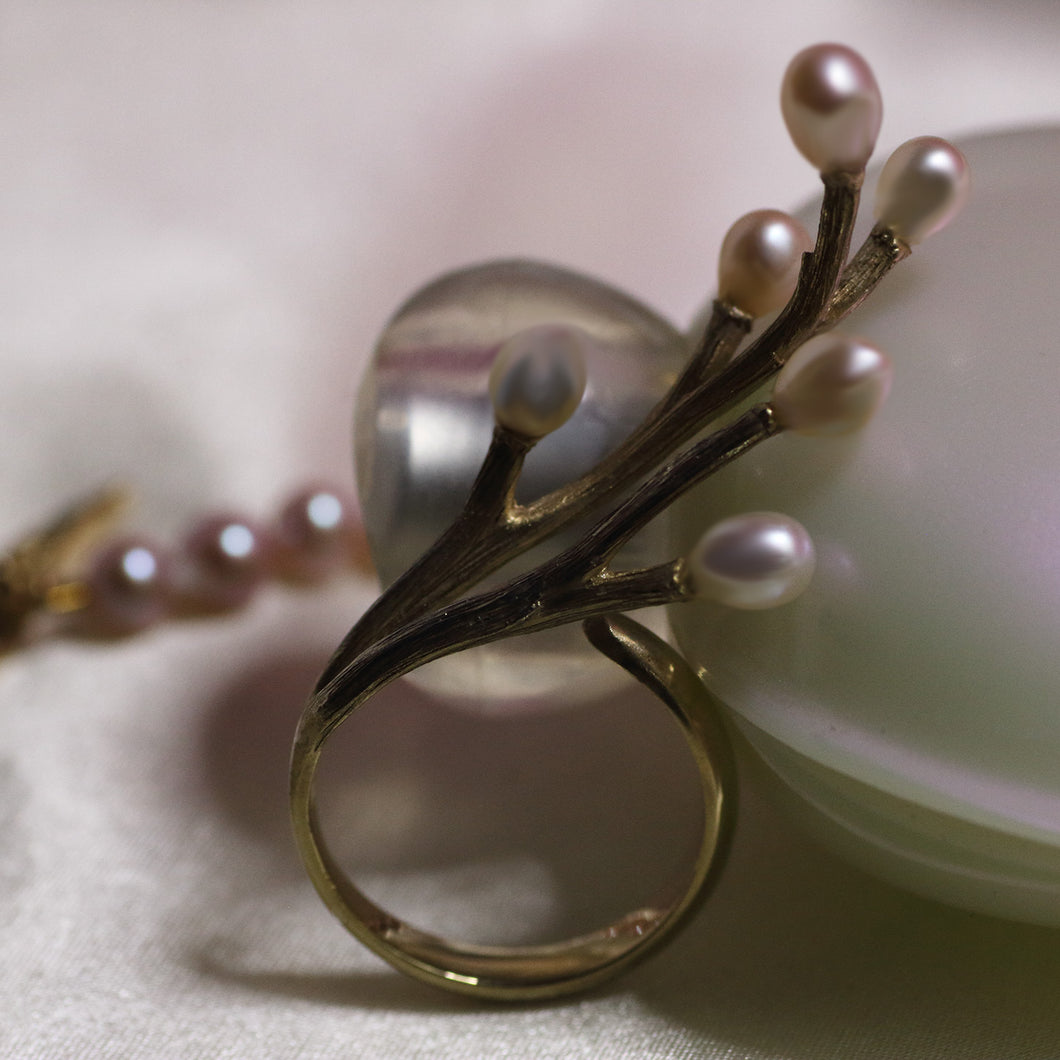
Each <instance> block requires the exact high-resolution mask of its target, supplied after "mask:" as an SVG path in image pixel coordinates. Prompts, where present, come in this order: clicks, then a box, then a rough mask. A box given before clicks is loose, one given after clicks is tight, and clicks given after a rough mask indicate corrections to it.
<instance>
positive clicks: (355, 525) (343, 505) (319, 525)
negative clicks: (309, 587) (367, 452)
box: [276, 485, 364, 582]
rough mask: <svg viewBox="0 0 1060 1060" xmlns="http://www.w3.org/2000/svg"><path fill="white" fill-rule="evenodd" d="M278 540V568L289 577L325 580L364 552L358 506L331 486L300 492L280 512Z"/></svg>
mask: <svg viewBox="0 0 1060 1060" xmlns="http://www.w3.org/2000/svg"><path fill="white" fill-rule="evenodd" d="M276 541H277V546H278V548H277V565H278V567H279V568H280V570H281V571H282V573H283V574H284V575H285V576H286V577H290V578H295V579H298V580H302V581H311V582H316V581H322V580H323V579H325V578H326V577H328V576H329V575H330V574H333V573H334V572H335V571H337V570H341V569H342V568H344V567H348V566H349V565H350V563H351V561H352V560H353V559H354V558H356V557H357V555H358V553H361V552H363V551H364V542H363V532H362V531H361V523H360V518H359V516H358V512H357V505H356V503H355V502H354V501H353V499H352V498H351V497H349V496H348V495H347V494H346V493H344V492H343V491H341V490H337V489H334V488H332V487H331V486H326V485H313V486H308V487H306V488H304V489H301V490H299V491H298V492H297V493H296V494H294V495H293V496H292V497H291V498H290V500H288V501H287V503H286V504H284V506H283V508H282V510H281V512H280V517H279V520H278V524H277V528H276Z"/></svg>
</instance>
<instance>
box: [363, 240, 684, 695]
mask: <svg viewBox="0 0 1060 1060" xmlns="http://www.w3.org/2000/svg"><path fill="white" fill-rule="evenodd" d="M539 325H560V326H573V327H576V328H578V329H580V332H581V333H582V334H583V337H584V345H585V350H584V352H585V355H586V356H585V359H586V376H587V381H586V387H585V393H584V395H583V397H582V401H581V403H580V405H579V406H578V408H577V410H576V411H575V412H574V414H573V415H572V416H571V418H570V419H569V420H568V421H567V422H566V423H564V424H563V425H562V426H561V427H559V428H558V429H557V430H555V431H554V432H553V433H551V434H549V435H547V436H546V437H545V438H543V439H542V440H541V441H540V442H539V443H538V444H537V445H536V446H535V448H534V449H533V450H532V451H531V453H530V454H529V456H528V458H527V460H526V464H525V466H524V469H523V474H522V477H521V478H520V481H519V486H518V489H517V491H516V498H517V500H520V501H530V500H534V499H536V498H538V497H540V496H542V495H544V494H545V493H548V492H550V491H551V490H553V489H556V488H558V487H560V486H563V485H565V484H566V483H568V482H570V481H571V480H572V479H574V478H576V477H578V476H579V475H580V474H582V473H583V472H585V471H588V470H589V469H590V468H591V467H592V466H593V465H595V464H596V463H597V462H598V461H599V460H600V459H601V458H602V457H603V456H605V455H606V454H607V453H609V452H610V451H611V450H612V449H614V448H615V447H616V446H617V445H618V444H619V442H621V441H622V439H623V438H625V436H626V435H627V434H629V432H630V431H631V430H632V429H633V428H634V427H635V426H636V424H637V423H638V422H639V421H640V420H641V419H642V418H643V417H644V415H645V414H646V413H647V412H648V410H649V409H650V408H651V407H652V405H654V404H655V402H656V401H657V400H658V399H659V398H660V397H661V396H662V394H663V393H664V392H665V391H666V389H667V388H668V387H669V385H670V384H671V383H672V381H673V379H674V378H675V377H676V374H677V372H678V371H679V370H680V368H681V367H682V366H683V364H684V363H685V361H687V359H688V345H687V340H686V338H685V337H684V336H683V335H682V334H681V333H680V332H679V331H677V330H676V329H675V328H674V327H672V326H671V325H670V324H669V323H667V322H666V321H665V320H664V319H662V318H661V317H660V316H658V315H657V314H656V313H654V312H653V311H652V310H650V309H648V308H647V307H646V306H644V305H642V304H641V303H639V302H637V301H635V300H634V299H632V298H630V297H628V296H627V295H625V294H623V293H621V292H619V291H617V290H615V289H614V288H612V287H609V286H608V285H606V284H603V283H600V282H598V281H596V280H593V279H589V278H588V277H585V276H581V275H579V274H577V273H573V272H570V271H567V270H565V269H560V268H556V267H554V266H550V265H542V264H537V263H533V262H526V261H501V262H493V263H490V264H487V265H480V266H474V267H471V268H468V269H463V270H460V271H458V272H454V273H450V274H448V275H446V276H443V277H442V278H440V279H438V280H436V281H435V282H433V283H431V284H429V285H428V286H426V287H424V288H423V289H422V290H420V291H418V292H417V293H416V294H414V295H413V296H412V297H411V298H410V299H409V300H408V301H407V302H406V303H405V304H404V305H403V306H402V307H401V308H400V309H399V310H398V311H397V313H396V314H395V316H394V317H393V318H392V319H391V321H390V322H389V324H388V325H387V327H386V329H385V330H384V332H383V334H382V336H381V337H380V339H379V342H378V345H377V346H376V350H375V354H374V356H373V358H372V361H371V364H370V366H369V369H368V371H367V373H366V375H365V377H364V380H363V382H362V384H361V389H360V392H359V395H358V400H357V408H356V413H355V425H354V460H355V464H356V470H357V484H358V490H359V493H360V501H361V510H362V511H363V512H364V524H365V531H366V534H367V537H368V543H369V547H370V549H371V553H372V558H373V560H374V562H375V564H376V568H377V570H378V572H379V577H380V580H381V582H382V584H383V586H386V585H389V584H390V583H391V582H392V581H394V579H395V578H397V577H398V576H399V575H400V574H402V573H403V572H404V571H405V570H406V569H407V568H408V567H409V566H410V565H411V564H412V563H413V561H414V560H416V559H418V558H419V556H420V555H421V554H422V553H423V552H424V551H426V549H427V548H428V547H429V546H430V545H431V544H433V542H434V541H435V540H436V539H437V538H438V537H439V535H440V534H441V533H442V531H443V530H445V529H446V528H447V527H448V526H449V524H450V523H452V521H453V520H454V519H455V518H456V516H457V515H458V514H459V512H460V510H461V508H462V507H463V504H464V501H465V500H466V498H467V495H468V492H469V490H470V488H471V484H472V482H473V481H474V478H475V476H476V474H477V473H478V470H479V467H480V466H481V463H482V459H483V457H484V456H485V454H486V450H487V448H488V447H489V442H490V437H491V435H492V433H493V426H494V412H493V405H492V403H491V401H490V395H489V376H490V369H491V367H492V365H493V361H494V357H495V356H496V354H497V351H498V349H499V348H500V347H501V345H502V344H503V343H504V342H505V341H506V340H508V339H509V338H511V336H512V335H514V334H516V333H517V332H521V331H523V330H525V329H527V328H531V327H536V326H539ZM668 534H669V531H668V527H667V525H666V520H665V519H659V520H656V522H655V524H654V525H653V526H651V527H649V528H648V529H647V530H646V531H645V532H643V533H642V534H640V535H638V538H637V539H636V540H635V541H634V542H632V543H631V545H630V546H629V549H628V550H626V551H625V552H624V553H623V555H622V556H620V557H619V559H620V562H621V563H623V564H628V565H630V566H638V565H642V564H645V563H650V562H657V561H658V559H659V557H660V556H662V555H663V554H664V552H665V549H666V547H667V538H668ZM575 536H580V534H577V535H575ZM572 540H573V537H572V535H571V533H568V534H566V535H561V536H559V537H558V538H556V539H554V540H553V541H551V542H546V543H544V544H543V545H541V546H538V548H536V549H534V550H532V551H531V552H530V553H528V554H527V555H526V556H523V557H520V559H519V560H518V561H517V564H512V565H511V566H509V567H507V568H505V570H504V571H502V572H498V574H497V575H494V576H493V577H492V578H490V579H489V580H488V581H487V582H486V583H484V587H485V586H488V585H495V584H498V583H499V581H500V580H501V579H502V578H503V579H504V580H507V579H508V578H510V577H511V575H512V573H513V571H514V570H516V569H527V568H528V567H530V566H531V565H533V564H535V563H536V562H540V560H541V559H543V558H544V557H545V556H546V555H548V554H552V553H554V552H555V551H556V549H557V548H558V547H560V546H562V545H563V543H564V542H570V541H572ZM409 677H410V679H411V680H413V681H415V682H417V683H418V684H420V685H422V686H424V687H426V688H427V689H429V690H431V691H433V692H435V693H439V694H442V695H445V696H446V697H447V698H449V699H451V700H452V701H453V703H454V704H455V705H460V704H465V705H469V706H473V707H475V708H477V709H495V708H499V709H512V708H513V706H514V705H515V704H521V705H523V706H532V707H549V708H551V707H555V706H562V705H563V704H565V703H570V702H578V701H584V700H588V699H591V698H595V697H598V696H602V695H606V694H608V693H609V692H610V691H613V690H614V688H616V687H619V686H620V685H621V684H622V683H623V682H625V681H627V680H628V677H627V676H626V674H625V672H624V671H622V670H621V669H620V668H619V667H617V666H615V665H614V664H613V663H611V662H609V661H608V660H606V659H604V658H603V657H602V656H600V655H599V654H598V653H597V652H596V651H595V650H594V649H592V648H591V647H590V646H589V645H588V643H587V642H586V641H585V639H584V637H582V636H581V634H580V632H579V631H578V630H577V628H576V627H575V628H561V629H557V630H550V631H546V632H543V633H537V634H533V635H531V636H528V637H516V638H513V639H511V640H506V641H501V642H498V643H497V644H493V645H486V646H484V647H481V648H476V649H473V650H471V651H466V652H461V653H460V654H458V655H454V656H450V657H449V658H445V659H440V660H438V661H437V662H433V663H430V664H429V665H428V666H425V667H423V668H421V669H420V670H417V671H415V672H414V673H413V674H410V675H409Z"/></svg>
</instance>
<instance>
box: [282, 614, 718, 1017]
mask: <svg viewBox="0 0 1060 1060" xmlns="http://www.w3.org/2000/svg"><path fill="white" fill-rule="evenodd" d="M584 629H585V633H586V636H587V637H588V638H589V640H590V641H591V642H592V644H593V645H594V646H595V647H596V648H597V649H598V650H599V651H601V652H602V653H603V654H605V655H606V656H608V658H610V659H612V660H613V661H614V662H616V663H618V665H620V666H622V667H623V668H624V669H626V670H627V671H628V672H629V673H631V674H632V675H633V676H634V677H636V678H637V679H638V680H639V681H640V682H641V683H642V684H644V685H645V686H647V687H648V688H649V689H650V690H651V691H652V692H653V693H654V694H655V695H656V696H657V697H658V698H659V699H660V700H662V702H663V703H664V704H665V705H666V706H667V707H668V708H669V710H670V712H671V714H672V716H673V717H674V718H675V719H676V721H677V722H678V724H679V726H680V728H681V732H682V734H683V736H684V738H685V741H686V742H687V744H688V746H689V749H690V750H691V752H692V755H693V758H694V760H695V764H696V768H697V772H698V776H699V781H700V789H701V794H702V800H703V801H702V805H703V827H702V835H701V837H700V843H699V848H698V851H697V854H696V857H695V861H694V863H693V865H692V867H691V869H690V871H689V873H688V875H687V877H686V879H685V880H684V881H682V882H681V883H680V884H679V886H678V887H677V888H675V891H676V893H677V894H678V897H677V898H675V899H670V900H668V901H662V902H659V903H658V905H651V906H646V907H644V908H641V909H638V910H635V911H633V912H631V913H629V914H628V915H626V916H624V917H622V918H620V919H619V920H617V921H615V922H614V923H612V924H609V925H607V926H606V927H603V928H600V929H598V930H595V931H592V932H590V933H588V934H585V935H579V936H577V937H575V938H571V939H567V940H565V941H562V942H557V943H548V944H544V945H531V946H513V947H491V946H480V945H471V944H465V943H461V942H457V941H453V940H450V939H446V938H443V937H441V936H438V935H434V934H431V933H428V932H425V931H422V930H420V929H418V928H416V927H413V926H411V925H409V924H406V923H404V922H403V921H401V920H399V919H397V918H396V917H394V916H391V915H390V914H389V913H387V912H386V911H385V910H383V909H381V908H379V907H378V906H377V905H376V904H375V903H374V902H372V901H371V900H370V899H368V898H367V897H366V896H365V895H364V894H362V893H361V891H359V890H358V889H357V887H356V886H355V885H354V884H353V882H352V881H351V880H350V878H349V877H348V876H347V875H346V873H345V872H344V870H343V869H342V868H341V867H340V866H339V865H338V863H337V862H336V860H335V859H334V857H333V856H332V855H331V854H330V852H329V851H328V848H327V845H326V843H325V841H324V839H323V837H322V835H321V832H320V826H319V821H318V819H317V814H316V811H315V804H314V783H315V776H316V771H317V766H318V764H319V762H320V757H321V754H322V753H323V750H324V746H325V744H326V742H327V740H328V737H329V736H330V735H331V734H332V733H333V732H334V731H335V729H336V728H337V727H338V726H339V725H340V724H341V723H342V722H343V721H345V720H346V719H347V718H349V717H350V716H351V715H352V714H354V713H355V712H356V711H357V710H358V709H359V708H360V707H361V706H363V705H364V704H365V703H366V702H367V701H368V700H369V699H370V698H371V696H372V695H374V694H375V692H376V691H378V690H379V688H380V687H381V684H379V683H378V682H377V683H375V684H373V685H371V686H370V687H368V688H367V689H365V690H363V691H361V692H360V693H355V694H353V695H352V696H349V697H348V698H347V699H346V700H345V702H344V703H341V704H340V705H338V706H336V704H335V703H334V702H333V698H334V694H333V693H331V692H330V691H329V690H330V689H331V688H333V687H334V686H329V688H326V689H324V690H322V691H321V692H320V693H319V694H317V695H316V696H314V697H313V698H312V699H311V700H310V701H309V703H308V705H307V706H306V709H305V711H304V713H303V715H302V718H301V721H300V723H299V727H298V734H297V736H296V739H295V744H294V751H293V754H292V759H291V788H290V799H291V815H292V821H293V824H294V831H295V838H296V841H297V844H298V849H299V852H300V853H301V856H302V860H303V862H304V864H305V868H306V871H307V872H308V874H309V877H310V879H311V880H312V881H313V884H314V886H315V887H316V889H317V891H318V893H319V894H320V897H321V898H322V899H323V901H324V903H325V905H327V907H328V908H329V909H330V910H331V912H332V913H333V914H334V915H335V916H336V917H337V918H338V919H339V920H340V921H341V922H342V923H343V925H345V927H346V928H347V930H348V931H350V933H351V934H353V935H354V936H355V937H356V938H357V939H358V940H359V941H360V942H362V943H363V944H364V945H365V946H367V947H368V948H369V949H371V950H373V951H374V952H375V953H376V954H378V955H379V956H380V957H382V958H384V959H385V960H387V961H389V962H390V964H392V965H393V966H394V967H396V968H398V969H399V970H400V971H402V972H405V973H406V974H408V975H410V976H412V977H414V978H416V979H419V980H422V981H423V982H426V983H429V984H431V985H433V986H437V987H441V988H443V989H446V990H449V991H454V992H456V993H461V994H468V995H472V996H475V997H480V998H492V999H497V1000H506V1001H518V1000H533V999H542V998H552V997H560V996H562V995H565V994H570V993H574V992H576V991H580V990H584V989H587V988H589V987H592V986H595V985H597V984H599V983H602V982H604V981H606V980H607V979H610V978H611V977H612V976H614V975H617V974H619V973H620V972H622V971H624V970H625V969H627V968H629V967H630V966H631V965H632V964H635V963H636V962H638V961H639V960H641V959H642V958H643V957H645V956H647V955H648V953H650V952H651V951H652V950H654V949H655V948H657V947H658V946H659V945H660V944H661V943H663V942H664V941H666V940H667V939H668V938H670V937H671V936H672V935H673V934H674V932H675V931H676V930H677V929H678V928H679V927H680V926H681V925H682V924H683V923H684V922H685V920H686V919H687V918H688V917H689V915H690V914H691V913H692V912H693V911H694V910H695V909H696V908H697V907H698V906H699V904H700V903H701V902H702V901H703V899H704V898H705V897H706V896H707V894H708V892H709V890H710V888H711V886H712V885H713V883H714V881H715V880H716V879H717V877H718V875H719V873H720V871H721V868H722V865H723V864H724V861H725V855H726V853H727V851H728V847H729V840H730V837H731V833H732V826H733V822H734V817H735V809H736V772H735V765H734V762H733V755H732V749H731V744H730V742H729V739H728V735H727V733H726V731H725V727H724V722H723V720H722V713H721V710H720V704H719V702H718V700H717V699H716V698H715V697H714V696H713V695H712V694H711V693H710V692H708V691H707V689H706V688H705V686H704V685H703V683H702V682H701V681H700V680H699V678H698V677H697V676H696V674H695V673H694V671H693V670H692V669H691V667H690V666H689V665H688V663H686V662H685V661H684V659H683V658H682V657H681V656H680V655H679V654H678V653H677V652H676V651H675V650H674V649H673V648H671V647H670V646H669V645H668V644H666V642H665V641H662V640H661V639H659V638H658V637H656V636H655V635H654V634H652V633H650V632H649V631H648V630H646V629H645V628H644V627H643V626H641V625H640V624H638V623H637V622H634V621H633V620H632V619H629V618H627V617H625V616H621V615H606V616H598V617H595V618H592V619H589V620H587V621H586V622H585V623H584ZM393 676H397V675H392V676H390V677H388V680H387V682H386V683H388V682H389V680H392V679H393Z"/></svg>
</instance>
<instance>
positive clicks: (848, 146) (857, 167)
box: [780, 44, 883, 173]
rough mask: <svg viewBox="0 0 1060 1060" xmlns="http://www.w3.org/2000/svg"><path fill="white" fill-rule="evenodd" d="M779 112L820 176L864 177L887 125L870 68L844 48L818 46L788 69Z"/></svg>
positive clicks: (804, 51)
mask: <svg viewBox="0 0 1060 1060" xmlns="http://www.w3.org/2000/svg"><path fill="white" fill-rule="evenodd" d="M780 107H781V111H782V112H783V114H784V122H785V124H786V125H787V127H788V132H789V133H790V134H791V139H792V141H793V142H794V144H795V146H796V147H797V148H798V149H799V150H800V151H801V152H802V154H803V156H804V157H805V158H806V159H807V160H808V161H809V162H811V163H813V165H814V166H816V168H817V169H818V170H819V171H820V172H821V173H860V172H861V171H862V170H864V168H865V163H866V162H868V160H869V156H870V155H871V154H872V150H873V148H874V147H875V146H876V137H877V136H878V135H879V132H880V123H881V121H882V120H883V101H882V100H881V98H880V89H879V86H878V85H877V84H876V78H875V77H874V76H873V73H872V69H871V68H870V67H869V64H868V63H867V62H865V60H864V59H863V58H862V57H861V56H860V55H858V53H857V52H856V51H853V50H852V49H851V48H847V47H845V46H844V45H842V44H815V45H813V47H810V48H805V49H803V51H801V52H799V54H798V55H796V56H795V58H794V59H792V60H791V63H790V64H789V66H788V69H787V71H786V73H785V74H784V81H783V84H782V85H781V89H780Z"/></svg>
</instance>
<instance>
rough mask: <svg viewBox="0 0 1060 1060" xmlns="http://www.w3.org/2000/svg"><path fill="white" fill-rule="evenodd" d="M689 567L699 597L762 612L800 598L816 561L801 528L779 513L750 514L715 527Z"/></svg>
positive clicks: (696, 549)
mask: <svg viewBox="0 0 1060 1060" xmlns="http://www.w3.org/2000/svg"><path fill="white" fill-rule="evenodd" d="M687 562H688V572H689V577H690V578H691V582H692V589H693V592H694V593H695V595H696V596H697V597H701V598H703V599H707V600H714V601H716V602H717V603H720V604H725V605H727V606H728V607H735V608H738V609H740V610H743V611H761V610H764V609H766V608H769V607H779V606H780V605H781V604H786V603H788V602H789V601H790V600H794V599H795V597H797V596H798V595H799V594H800V593H802V591H803V590H804V589H805V588H806V587H807V586H808V585H809V584H810V580H811V578H812V577H813V570H814V566H815V565H816V556H815V553H814V550H813V542H812V541H811V540H810V535H809V534H808V533H807V532H806V528H805V527H804V526H803V525H802V524H801V523H799V522H796V520H794V519H792V518H790V517H788V516H786V515H779V514H777V513H776V512H749V513H747V514H745V515H737V516H734V517H733V518H731V519H724V520H722V521H721V522H720V523H716V524H715V525H714V526H713V527H711V528H710V529H709V530H708V531H707V532H706V533H705V534H704V535H703V536H702V537H701V538H700V539H699V542H698V543H697V544H696V546H695V547H694V548H693V549H692V552H691V553H690V555H689V557H688V561H687Z"/></svg>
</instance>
